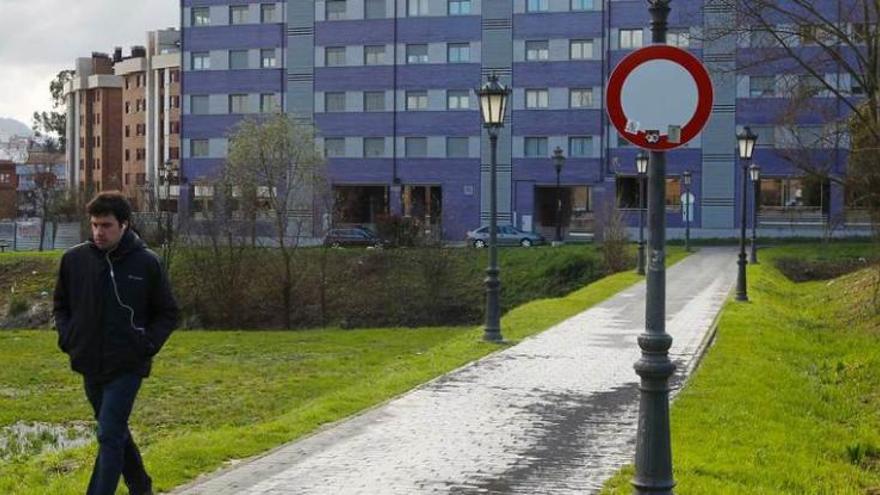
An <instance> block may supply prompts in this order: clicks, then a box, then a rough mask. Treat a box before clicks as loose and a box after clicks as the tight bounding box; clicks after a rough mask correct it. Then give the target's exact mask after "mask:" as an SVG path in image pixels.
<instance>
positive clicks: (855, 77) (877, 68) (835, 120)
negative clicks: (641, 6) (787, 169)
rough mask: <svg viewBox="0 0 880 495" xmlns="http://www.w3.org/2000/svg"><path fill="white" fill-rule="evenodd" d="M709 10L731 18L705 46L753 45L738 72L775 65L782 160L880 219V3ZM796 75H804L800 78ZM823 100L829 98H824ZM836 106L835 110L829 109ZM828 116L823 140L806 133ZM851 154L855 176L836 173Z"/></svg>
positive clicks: (739, 0) (745, 4) (729, 1)
mask: <svg viewBox="0 0 880 495" xmlns="http://www.w3.org/2000/svg"><path fill="white" fill-rule="evenodd" d="M705 8H706V10H707V11H708V10H712V11H714V12H727V13H729V15H730V17H729V18H728V22H726V23H725V25H724V26H723V27H716V28H713V29H711V30H708V31H707V32H706V33H705V34H704V39H705V40H706V41H710V42H711V41H716V40H719V39H721V38H723V37H733V39H735V40H737V42H738V43H740V44H744V43H745V41H746V40H748V44H749V46H751V47H753V48H758V49H755V50H743V51H741V52H740V54H739V55H738V57H737V64H736V67H735V69H736V70H738V71H742V70H744V69H749V68H754V67H758V66H762V65H763V66H768V65H770V66H773V67H775V68H776V70H778V71H783V72H787V73H790V74H788V75H784V76H781V77H782V78H783V80H784V81H785V82H786V84H784V85H783V86H785V87H783V88H782V91H783V93H784V96H786V97H787V98H788V101H789V104H788V106H787V108H786V109H785V110H784V111H783V112H782V113H781V114H780V115H779V116H778V122H777V123H779V124H780V125H781V127H782V128H783V129H784V131H783V132H784V133H785V135H786V137H787V140H786V141H787V142H786V145H785V146H784V148H785V150H780V151H779V155H780V156H781V157H782V158H784V159H785V160H786V161H788V162H790V163H791V164H792V165H794V166H795V167H797V168H799V169H800V170H802V171H804V172H805V173H807V174H810V175H814V176H818V177H824V178H827V179H829V180H831V181H835V182H838V183H841V184H842V185H844V186H845V188H846V190H847V194H848V195H849V196H850V198H855V199H856V201H857V202H858V204H859V205H861V206H863V207H865V208H867V209H869V210H870V212H871V216H872V218H873V220H874V225H875V227H876V225H877V221H878V220H880V213H878V211H880V26H878V19H880V2H878V1H877V0H851V1H849V2H842V1H837V2H817V1H815V0H789V1H787V2H778V1H775V0H707V2H706V4H705ZM793 74H798V76H795V75H793ZM817 97H822V98H817ZM829 103H830V104H829ZM817 114H818V115H820V116H821V118H822V121H823V122H825V123H826V125H825V128H824V129H823V131H822V133H821V135H818V136H817V135H816V133H815V132H806V133H801V132H799V131H800V130H801V129H800V126H799V123H801V122H803V121H804V117H805V116H807V115H812V116H813V118H814V119H815V117H816V116H817ZM847 147H848V148H849V150H848V152H847V153H848V157H847V158H848V173H847V174H846V176H845V177H841V176H837V175H836V174H834V173H832V171H833V169H832V166H833V165H834V164H835V163H837V162H838V159H839V158H838V156H836V155H835V154H834V153H831V152H830V150H838V149H841V148H847Z"/></svg>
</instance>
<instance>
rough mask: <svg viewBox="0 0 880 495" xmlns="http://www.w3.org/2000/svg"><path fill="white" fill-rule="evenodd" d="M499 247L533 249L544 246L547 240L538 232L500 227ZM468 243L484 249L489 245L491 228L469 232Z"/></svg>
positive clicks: (506, 226)
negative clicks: (533, 247) (540, 245)
mask: <svg viewBox="0 0 880 495" xmlns="http://www.w3.org/2000/svg"><path fill="white" fill-rule="evenodd" d="M497 237H498V245H499V246H522V247H531V246H536V245H539V244H544V243H545V242H546V239H544V236H542V235H541V234H538V233H537V232H526V231H524V230H522V229H518V228H516V227H514V226H513V225H499V226H498V231H497ZM466 240H467V242H469V243H470V244H471V245H472V246H473V247H475V248H484V247H486V246H488V245H489V227H488V226H486V227H480V228H479V229H476V230H471V231H468V233H467V239H466Z"/></svg>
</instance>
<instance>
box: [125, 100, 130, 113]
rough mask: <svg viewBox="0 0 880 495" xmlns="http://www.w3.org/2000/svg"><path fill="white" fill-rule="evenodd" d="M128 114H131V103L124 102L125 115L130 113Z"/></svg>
mask: <svg viewBox="0 0 880 495" xmlns="http://www.w3.org/2000/svg"><path fill="white" fill-rule="evenodd" d="M130 112H131V102H130V101H127V102H125V113H130Z"/></svg>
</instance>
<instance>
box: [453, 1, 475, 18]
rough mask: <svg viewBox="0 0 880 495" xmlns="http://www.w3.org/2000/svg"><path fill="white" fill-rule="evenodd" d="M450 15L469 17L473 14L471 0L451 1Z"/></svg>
mask: <svg viewBox="0 0 880 495" xmlns="http://www.w3.org/2000/svg"><path fill="white" fill-rule="evenodd" d="M447 12H448V13H449V15H468V14H470V13H471V0H449V9H448V10H447Z"/></svg>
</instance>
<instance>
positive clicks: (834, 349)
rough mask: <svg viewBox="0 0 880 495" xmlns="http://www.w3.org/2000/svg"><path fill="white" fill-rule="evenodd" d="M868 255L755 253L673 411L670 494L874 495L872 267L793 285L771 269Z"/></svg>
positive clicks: (876, 329) (879, 377) (879, 366)
mask: <svg viewBox="0 0 880 495" xmlns="http://www.w3.org/2000/svg"><path fill="white" fill-rule="evenodd" d="M871 249H872V246H870V245H837V244H832V245H830V246H828V245H813V246H809V245H805V246H793V247H781V248H774V249H770V250H765V251H762V252H761V253H760V260H761V264H760V265H754V266H750V267H749V273H748V275H749V297H750V299H751V302H749V303H745V304H744V303H736V302H733V301H730V302H728V304H727V305H726V306H725V309H724V312H723V314H722V316H721V319H720V322H719V328H718V335H717V340H716V342H715V345H714V346H713V347H712V348H711V349H710V351H709V353H708V354H707V356H706V357H705V359H704V360H703V362H702V364H701V366H700V368H699V369H698V371H697V372H696V374H695V376H694V377H693V378H692V380H691V381H690V382H689V384H688V385H687V386H686V387H685V389H684V390H683V391H682V392H681V394H680V395H679V396H678V398H677V399H676V401H675V403H674V404H673V408H672V447H673V458H674V467H675V479H676V481H677V482H678V487H677V488H676V493H679V494H746V493H747V494H792V495H794V494H797V495H802V494H831V493H834V494H866V493H878V490H880V314H878V313H877V312H876V308H874V307H873V304H874V303H873V301H872V298H873V290H872V287H873V283H875V282H874V281H875V280H876V277H877V276H878V272H877V269H876V268H871V269H867V270H862V271H859V272H856V273H852V274H849V275H845V276H843V277H841V278H838V279H835V280H831V281H820V282H804V283H800V284H795V283H793V282H791V281H790V280H789V279H787V278H785V277H784V276H783V275H782V274H781V273H780V272H779V271H778V270H777V269H776V268H775V267H774V265H773V261H774V260H777V259H783V258H791V257H796V258H802V259H823V260H829V259H838V258H849V257H852V256H863V255H865V254H870V252H871ZM874 249H875V248H874ZM631 477H632V468H631V467H629V468H627V469H625V470H624V471H623V472H621V473H620V474H619V475H618V476H616V477H615V478H614V479H612V480H611V481H610V482H609V483H608V484H607V486H606V490H605V491H604V492H603V493H606V494H610V493H614V494H622V493H627V494H628V493H631V487H630V486H629V480H630V479H631ZM872 489H873V491H872Z"/></svg>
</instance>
